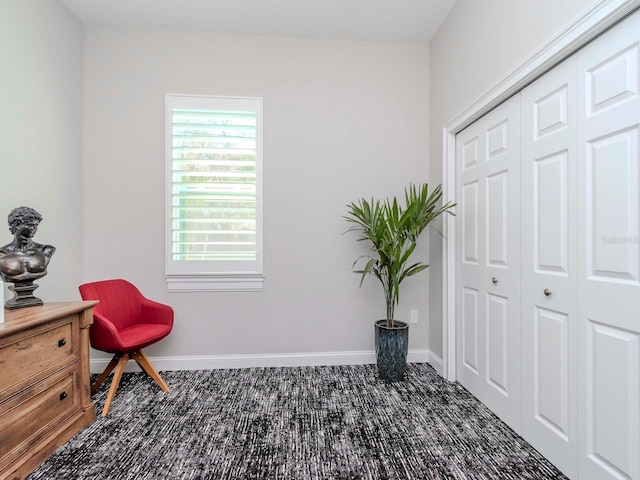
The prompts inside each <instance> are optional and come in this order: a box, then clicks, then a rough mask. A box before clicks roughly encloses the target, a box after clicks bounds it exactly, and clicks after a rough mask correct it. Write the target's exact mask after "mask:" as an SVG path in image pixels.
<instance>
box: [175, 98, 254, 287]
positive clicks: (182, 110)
mask: <svg viewBox="0 0 640 480" xmlns="http://www.w3.org/2000/svg"><path fill="white" fill-rule="evenodd" d="M166 169H167V170H166V171H167V175H166V183H167V206H166V235H167V237H166V250H167V251H166V274H167V283H168V285H169V290H170V291H209V290H243V291H244V290H261V289H262V283H263V271H262V182H261V176H262V99H260V98H241V97H210V96H193V95H167V96H166Z"/></svg>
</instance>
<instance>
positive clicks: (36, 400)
mask: <svg viewBox="0 0 640 480" xmlns="http://www.w3.org/2000/svg"><path fill="white" fill-rule="evenodd" d="M73 377H74V374H73V372H71V373H69V374H67V375H66V376H65V377H63V378H62V379H60V380H58V381H57V382H56V383H54V384H53V385H50V386H48V387H44V386H43V387H42V388H39V389H34V390H33V391H32V393H33V395H32V396H25V398H22V399H21V400H22V402H21V403H19V404H18V405H15V406H13V408H9V409H8V410H7V411H6V412H4V413H2V414H1V415H0V432H2V435H0V464H1V463H3V462H2V460H3V457H5V456H6V455H7V454H9V453H10V452H11V451H12V450H13V449H15V448H16V447H19V446H20V445H21V444H22V443H23V442H24V441H25V440H27V439H29V438H30V437H31V436H33V435H35V434H37V433H38V432H39V431H40V430H41V429H43V428H45V427H46V426H47V425H48V424H50V423H51V422H52V421H53V420H55V419H56V418H57V417H58V416H60V415H62V414H64V413H65V412H66V411H69V410H71V409H73V408H74V397H75V395H74V393H75V392H74V381H73V380H74V378H73ZM16 453H22V452H14V454H16Z"/></svg>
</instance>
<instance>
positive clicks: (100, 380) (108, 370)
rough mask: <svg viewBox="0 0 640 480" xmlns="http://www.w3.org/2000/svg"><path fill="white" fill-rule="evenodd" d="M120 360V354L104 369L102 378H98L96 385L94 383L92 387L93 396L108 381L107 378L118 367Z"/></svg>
mask: <svg viewBox="0 0 640 480" xmlns="http://www.w3.org/2000/svg"><path fill="white" fill-rule="evenodd" d="M119 358H120V356H119V355H118V354H116V355H114V356H113V358H112V359H111V361H110V362H109V365H107V368H105V369H104V372H102V373H101V374H100V376H99V377H98V379H97V380H96V383H94V384H93V385H92V386H91V394H92V395H93V394H94V393H96V392H97V391H98V387H100V385H102V383H103V382H104V381H105V380H106V379H107V377H108V376H109V374H110V373H111V371H112V370H113V369H114V368H115V367H116V365H117V364H118V359H119Z"/></svg>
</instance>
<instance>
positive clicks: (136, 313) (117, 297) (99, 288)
mask: <svg viewBox="0 0 640 480" xmlns="http://www.w3.org/2000/svg"><path fill="white" fill-rule="evenodd" d="M79 289H80V295H81V296H82V299H83V300H98V301H99V302H100V303H98V304H97V305H96V306H95V307H94V308H93V310H94V312H96V313H99V314H100V315H103V316H104V317H106V318H107V319H108V320H109V321H110V322H111V323H113V324H114V325H115V326H116V328H117V329H121V328H127V327H130V326H132V325H135V324H136V323H138V320H139V318H140V313H141V310H142V307H141V303H140V301H141V299H142V298H144V297H143V296H142V293H140V290H138V288H137V287H136V286H135V285H133V284H132V283H130V282H128V281H126V280H123V279H120V278H118V279H113V280H102V281H99V282H91V283H85V284H84V285H80V287H79Z"/></svg>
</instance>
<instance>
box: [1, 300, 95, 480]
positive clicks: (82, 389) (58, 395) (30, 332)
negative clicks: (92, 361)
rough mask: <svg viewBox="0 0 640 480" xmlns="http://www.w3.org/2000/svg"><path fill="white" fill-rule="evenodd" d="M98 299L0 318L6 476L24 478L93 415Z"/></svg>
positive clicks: (14, 312)
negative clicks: (92, 331)
mask: <svg viewBox="0 0 640 480" xmlns="http://www.w3.org/2000/svg"><path fill="white" fill-rule="evenodd" d="M97 303H98V302H96V301H90V302H59V303H45V304H44V305H42V306H38V307H29V308H22V309H18V310H5V321H4V323H0V480H4V479H19V478H24V477H25V476H27V475H28V474H29V473H30V472H32V471H33V470H34V469H35V468H37V467H38V466H39V465H40V464H41V463H42V462H43V461H44V460H45V459H46V458H47V457H48V456H49V455H51V454H52V453H53V452H54V451H55V450H56V449H57V448H58V447H60V446H61V445H63V444H64V443H65V442H67V441H68V440H69V439H70V438H71V437H72V436H73V435H74V434H75V433H76V432H78V431H79V430H81V429H82V428H84V427H86V426H87V425H89V424H91V422H93V421H94V420H95V406H94V404H93V402H92V401H91V394H90V384H89V382H90V380H89V326H90V325H91V324H92V323H93V310H92V307H93V306H94V305H96V304H97ZM0 308H1V306H0Z"/></svg>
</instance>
